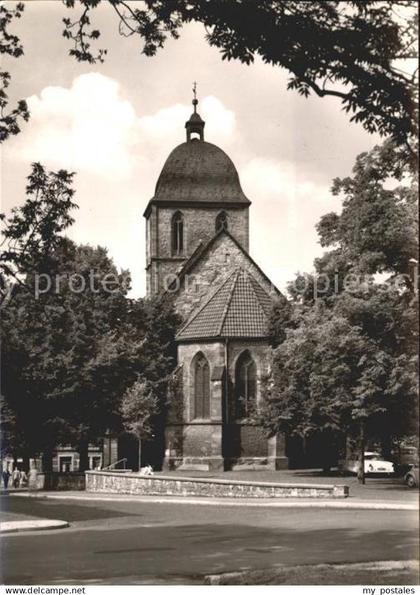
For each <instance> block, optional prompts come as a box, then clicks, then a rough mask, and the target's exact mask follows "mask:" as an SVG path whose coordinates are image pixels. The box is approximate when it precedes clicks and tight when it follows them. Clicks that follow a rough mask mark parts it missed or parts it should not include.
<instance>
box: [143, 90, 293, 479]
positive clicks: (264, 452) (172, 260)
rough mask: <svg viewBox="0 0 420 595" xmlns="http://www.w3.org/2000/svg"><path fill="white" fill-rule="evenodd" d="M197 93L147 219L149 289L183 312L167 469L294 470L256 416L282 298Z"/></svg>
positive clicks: (244, 199)
mask: <svg viewBox="0 0 420 595" xmlns="http://www.w3.org/2000/svg"><path fill="white" fill-rule="evenodd" d="M197 105H198V100H197V99H196V97H195V98H194V100H193V109H194V111H193V113H192V115H191V117H190V119H189V120H188V121H187V122H186V124H185V130H186V141H185V142H183V143H182V144H180V145H178V146H177V147H176V148H175V149H174V150H173V151H172V152H171V153H170V155H169V157H168V158H167V160H166V162H165V164H164V166H163V169H162V171H161V173H160V176H159V178H158V181H157V184H156V189H155V195H154V197H153V198H152V199H151V200H150V201H149V203H148V205H147V208H146V210H145V212H144V217H145V220H146V274H147V295H148V296H149V297H150V296H153V295H156V294H159V293H165V292H166V293H169V294H171V296H172V297H173V299H174V303H175V308H176V310H177V312H178V313H179V314H180V316H181V318H182V321H183V322H182V324H181V327H180V329H179V331H178V334H177V336H176V342H177V354H178V362H177V363H178V367H177V370H176V375H177V391H176V396H175V398H174V401H175V402H174V403H173V406H172V409H173V411H172V412H171V413H170V415H169V419H168V420H167V424H166V427H165V458H164V468H166V469H179V470H186V471H187V470H223V469H224V470H230V469H244V468H261V467H262V468H269V469H273V470H275V469H283V468H287V457H286V456H285V441H284V437H283V435H278V436H273V437H271V438H268V439H267V437H266V436H265V434H264V432H263V431H262V428H259V427H257V426H255V425H252V424H250V423H249V421H248V420H249V415H250V413H251V412H252V411H253V410H254V409H255V408H256V407H258V402H259V399H260V398H261V390H262V383H263V381H264V378H265V377H266V375H267V373H268V372H269V362H270V349H271V348H270V345H269V341H268V322H269V316H270V310H271V307H272V304H273V301H274V300H275V299H276V298H278V297H279V296H280V293H279V291H278V289H277V288H276V287H275V286H274V285H273V284H272V283H271V281H270V279H268V277H267V276H266V275H265V274H264V272H263V271H262V270H261V268H260V267H259V266H258V265H257V264H256V263H255V262H254V260H253V259H252V257H251V256H250V254H249V216H250V207H251V201H250V200H249V199H248V198H247V197H246V196H245V194H244V192H243V190H242V188H241V184H240V180H239V176H238V172H237V170H236V168H235V165H234V164H233V162H232V160H231V159H230V158H229V157H228V155H226V153H225V152H224V151H222V149H220V148H219V147H217V146H216V145H214V144H211V143H208V142H206V141H205V140H204V139H205V135H204V129H205V122H204V121H203V120H202V119H201V117H200V115H199V114H198V111H197Z"/></svg>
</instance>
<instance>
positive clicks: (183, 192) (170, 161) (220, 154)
mask: <svg viewBox="0 0 420 595" xmlns="http://www.w3.org/2000/svg"><path fill="white" fill-rule="evenodd" d="M161 201H169V202H180V201H181V202H185V201H188V202H189V201H199V202H211V203H212V204H214V203H219V202H221V203H231V202H233V203H241V204H243V205H249V204H250V201H249V200H248V198H247V197H246V196H245V194H244V193H243V190H242V188H241V184H240V181H239V176H238V172H237V171H236V168H235V166H234V164H233V162H232V160H231V159H230V157H228V156H227V155H226V153H225V152H224V151H222V149H220V148H219V147H217V146H216V145H213V144H212V143H208V142H205V141H202V140H197V139H193V140H191V141H188V142H185V143H182V144H181V145H178V147H176V148H175V149H174V150H173V151H172V153H170V155H169V157H168V158H167V160H166V162H165V165H164V166H163V169H162V171H161V173H160V176H159V179H158V181H157V184H156V190H155V196H154V198H153V199H152V202H154V203H156V202H161Z"/></svg>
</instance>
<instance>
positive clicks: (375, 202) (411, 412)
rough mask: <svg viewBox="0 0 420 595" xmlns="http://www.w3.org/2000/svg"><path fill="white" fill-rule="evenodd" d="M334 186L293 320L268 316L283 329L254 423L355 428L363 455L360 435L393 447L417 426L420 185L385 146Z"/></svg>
mask: <svg viewBox="0 0 420 595" xmlns="http://www.w3.org/2000/svg"><path fill="white" fill-rule="evenodd" d="M391 178H393V182H392V180H391ZM332 190H333V193H334V194H335V195H339V194H341V195H343V197H344V199H343V208H342V211H341V214H337V213H329V214H327V215H325V216H324V217H322V218H321V221H320V222H319V224H318V226H317V229H318V233H319V236H320V241H321V244H322V245H323V246H325V247H328V248H330V250H329V251H327V252H325V253H324V255H323V256H322V257H321V258H318V259H316V260H315V263H314V264H315V272H314V273H311V274H303V275H300V276H299V277H298V278H297V279H296V280H295V282H294V283H291V284H290V294H291V296H292V301H293V302H294V304H295V307H294V310H293V314H292V315H291V316H290V315H288V317H287V318H285V315H284V310H282V309H280V310H279V309H277V310H276V309H275V310H274V311H273V319H274V320H273V321H272V328H273V329H274V330H275V329H280V332H279V331H277V333H276V336H275V338H274V341H273V343H274V344H277V345H278V347H277V349H276V350H275V352H274V357H273V364H272V376H271V379H270V380H269V381H268V382H267V383H266V386H265V390H264V399H263V406H262V410H261V411H260V417H259V419H260V421H262V423H263V424H264V425H265V427H266V428H267V430H268V431H269V432H270V433H275V432H276V431H279V430H282V431H286V432H288V433H289V434H297V435H300V436H305V435H308V434H311V433H320V432H321V433H322V432H328V433H330V434H331V433H332V434H337V433H338V434H341V435H342V434H347V435H350V436H351V435H353V436H355V435H356V434H357V433H358V431H360V433H361V434H360V435H361V437H362V439H361V446H360V448H361V449H362V450H363V448H364V444H365V439H366V438H367V439H375V440H378V441H381V442H382V443H383V444H385V443H388V444H389V443H390V441H392V440H393V439H396V440H400V439H401V438H402V437H404V436H407V435H410V434H414V433H415V432H416V428H417V411H418V400H417V395H418V380H417V379H418V370H417V345H418V300H417V288H416V286H415V285H416V282H417V279H416V271H415V264H416V260H415V256H416V254H417V236H416V225H415V221H416V209H415V195H416V190H417V180H416V178H415V177H414V176H412V175H411V174H410V168H409V167H408V166H407V163H406V162H404V159H400V150H399V149H398V148H396V147H395V145H393V144H392V143H389V142H387V143H385V144H384V145H383V146H382V147H375V148H374V149H373V150H372V151H371V152H370V153H363V154H361V155H359V156H358V158H357V160H356V165H355V167H354V169H353V176H352V177H348V178H345V179H342V180H338V179H337V180H334V183H333V189H332ZM377 274H382V275H386V278H385V279H384V280H383V281H382V282H381V283H379V281H378V280H376V281H375V275H377ZM349 280H350V281H351V282H349ZM276 340H277V343H276ZM362 480H363V478H362Z"/></svg>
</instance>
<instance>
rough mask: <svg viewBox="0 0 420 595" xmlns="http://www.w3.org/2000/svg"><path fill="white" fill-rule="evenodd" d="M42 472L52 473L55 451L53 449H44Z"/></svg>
mask: <svg viewBox="0 0 420 595" xmlns="http://www.w3.org/2000/svg"><path fill="white" fill-rule="evenodd" d="M41 461H42V472H43V473H52V470H53V453H52V450H44V452H43V453H42V457H41Z"/></svg>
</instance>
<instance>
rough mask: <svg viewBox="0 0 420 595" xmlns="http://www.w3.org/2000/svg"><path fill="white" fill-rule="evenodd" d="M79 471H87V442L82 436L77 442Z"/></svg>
mask: <svg viewBox="0 0 420 595" xmlns="http://www.w3.org/2000/svg"><path fill="white" fill-rule="evenodd" d="M78 452H79V471H81V472H85V471H88V470H89V440H88V439H87V438H86V437H85V436H84V437H83V438H81V439H80V441H79V448H78Z"/></svg>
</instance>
